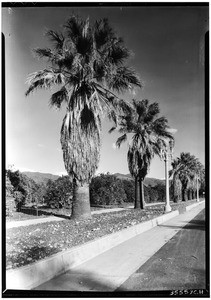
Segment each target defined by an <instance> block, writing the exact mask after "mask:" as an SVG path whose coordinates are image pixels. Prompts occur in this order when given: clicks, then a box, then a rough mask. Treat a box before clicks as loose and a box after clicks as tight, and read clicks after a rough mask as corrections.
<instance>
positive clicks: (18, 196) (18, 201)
mask: <svg viewBox="0 0 211 300" xmlns="http://www.w3.org/2000/svg"><path fill="white" fill-rule="evenodd" d="M14 197H15V205H16V209H17V211H20V210H21V207H22V206H23V205H24V203H25V196H24V195H23V193H21V192H19V191H15V192H14Z"/></svg>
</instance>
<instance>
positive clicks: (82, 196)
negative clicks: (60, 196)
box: [71, 180, 92, 220]
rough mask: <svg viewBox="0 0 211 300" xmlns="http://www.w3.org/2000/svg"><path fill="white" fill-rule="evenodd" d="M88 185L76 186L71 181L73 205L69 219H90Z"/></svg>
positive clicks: (74, 182)
mask: <svg viewBox="0 0 211 300" xmlns="http://www.w3.org/2000/svg"><path fill="white" fill-rule="evenodd" d="M91 217H92V216H91V208H90V196H89V184H84V185H83V186H78V185H77V183H76V181H75V180H74V181H73V204H72V215H71V219H74V220H81V219H91Z"/></svg>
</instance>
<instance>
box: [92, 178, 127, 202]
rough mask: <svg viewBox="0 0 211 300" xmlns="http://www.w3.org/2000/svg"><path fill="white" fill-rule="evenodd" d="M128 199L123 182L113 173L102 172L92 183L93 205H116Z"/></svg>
mask: <svg viewBox="0 0 211 300" xmlns="http://www.w3.org/2000/svg"><path fill="white" fill-rule="evenodd" d="M126 200H127V195H126V193H125V189H124V185H123V182H122V181H121V180H120V179H117V178H116V176H114V175H111V174H100V175H99V176H97V177H94V178H93V179H92V181H91V184H90V203H91V205H92V204H94V205H116V204H122V203H123V202H125V201H126Z"/></svg>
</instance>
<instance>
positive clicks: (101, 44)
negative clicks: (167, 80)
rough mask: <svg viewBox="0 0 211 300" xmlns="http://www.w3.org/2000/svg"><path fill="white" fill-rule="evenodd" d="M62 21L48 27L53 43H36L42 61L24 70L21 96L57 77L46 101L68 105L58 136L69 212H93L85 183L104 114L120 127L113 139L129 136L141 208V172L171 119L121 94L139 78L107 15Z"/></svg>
mask: <svg viewBox="0 0 211 300" xmlns="http://www.w3.org/2000/svg"><path fill="white" fill-rule="evenodd" d="M63 29H64V30H63V32H62V33H61V32H56V31H53V30H49V31H47V33H46V34H47V36H48V38H50V41H51V42H52V48H45V49H43V48H42V49H41V48H36V49H34V52H35V54H36V55H37V56H38V58H42V59H44V60H45V62H46V68H45V69H44V70H40V71H37V72H35V73H32V74H31V75H30V76H29V77H28V80H27V82H28V84H29V88H28V90H27V92H26V96H27V95H29V94H31V93H32V92H33V91H35V90H36V89H40V88H44V89H50V88H51V87H53V86H55V85H56V86H58V87H59V90H58V91H57V92H55V93H54V94H53V95H52V96H51V99H50V104H51V106H54V107H57V108H60V107H61V106H62V105H63V104H64V105H66V114H65V117H64V119H63V123H62V127H61V138H60V141H61V146H62V150H63V159H64V164H65V168H66V170H67V173H68V175H69V176H70V177H71V179H72V182H73V188H74V191H73V206H72V214H71V217H72V218H74V219H79V218H90V217H91V210H90V201H89V183H90V181H91V179H92V177H93V176H94V174H95V172H96V169H97V168H98V165H99V159H100V145H101V131H102V128H101V123H102V117H103V116H104V115H105V116H107V117H108V119H109V120H111V121H113V123H114V125H113V127H112V128H111V130H110V132H112V131H113V130H118V132H119V133H120V134H121V136H120V137H119V138H118V140H117V142H116V144H117V146H118V147H120V145H121V144H122V142H124V141H126V140H127V139H129V138H130V141H129V150H128V155H127V158H128V166H129V170H130V173H131V175H132V176H133V177H134V179H135V208H144V205H145V204H144V196H143V180H144V178H145V176H146V174H147V172H148V170H149V166H150V162H151V160H152V158H153V157H154V155H158V156H160V157H161V156H162V151H163V150H165V149H166V147H167V144H168V141H169V139H172V140H173V136H172V134H171V133H170V131H169V130H168V129H169V126H168V121H167V119H166V118H165V117H159V116H158V115H159V112H160V110H159V105H158V103H152V104H149V101H148V100H141V101H138V100H132V103H129V102H127V101H125V100H123V99H121V98H120V97H119V96H118V95H119V94H123V93H124V92H127V91H128V90H132V89H133V88H141V87H142V83H141V80H140V79H139V77H138V75H137V74H136V72H135V71H134V70H133V69H131V68H129V67H128V66H127V61H128V59H129V58H130V56H131V52H130V51H129V50H128V49H127V48H126V47H125V45H124V42H123V39H122V38H120V37H118V36H117V35H116V33H115V32H114V30H113V29H112V28H111V26H110V25H109V23H108V20H107V19H102V20H99V21H96V22H95V23H94V24H91V23H90V21H89V18H87V19H86V20H83V19H81V18H80V17H78V16H74V15H73V16H71V17H70V18H69V19H68V20H67V22H66V23H65V24H64V26H63ZM177 177H178V176H177V175H175V178H177Z"/></svg>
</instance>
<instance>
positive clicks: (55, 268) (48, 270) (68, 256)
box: [6, 201, 204, 290]
mask: <svg viewBox="0 0 211 300" xmlns="http://www.w3.org/2000/svg"><path fill="white" fill-rule="evenodd" d="M200 204H204V201H201V202H199V203H194V204H192V205H190V206H188V207H189V208H188V209H187V208H186V210H187V211H188V210H190V209H191V208H194V207H196V206H198V205H200ZM178 215H179V211H178V210H176V211H173V212H170V213H167V214H164V215H162V216H159V217H157V218H154V219H152V220H149V221H146V222H143V223H140V224H137V225H135V226H132V227H129V228H127V229H123V230H121V231H119V232H115V233H113V234H109V235H107V236H105V237H102V238H100V239H96V240H94V241H91V242H88V243H85V244H84V245H81V246H77V247H74V248H72V249H71V250H67V251H62V252H59V253H57V254H56V255H52V256H50V257H48V258H46V259H43V260H40V261H38V262H36V263H32V264H30V265H28V266H25V267H21V268H18V269H15V270H9V271H7V272H6V286H7V289H23V290H24V289H25V290H29V289H32V288H34V287H36V286H38V285H40V284H42V283H44V282H46V281H48V280H50V279H52V278H53V277H55V276H58V275H59V274H62V273H64V272H66V271H68V270H70V269H72V268H75V267H77V266H79V265H80V264H82V263H84V262H86V261H89V260H90V259H92V258H94V257H96V256H98V255H99V254H102V253H104V252H106V251H107V250H109V249H111V248H113V247H115V246H117V245H119V244H121V243H123V242H125V241H126V240H128V239H131V238H133V237H135V236H136V235H139V234H140V233H143V232H145V231H148V230H149V229H151V228H153V227H155V226H157V225H160V224H162V223H164V222H166V221H167V220H170V219H172V218H174V217H176V216H178Z"/></svg>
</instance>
